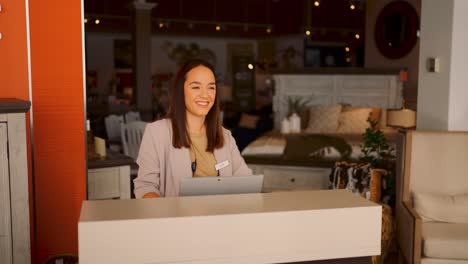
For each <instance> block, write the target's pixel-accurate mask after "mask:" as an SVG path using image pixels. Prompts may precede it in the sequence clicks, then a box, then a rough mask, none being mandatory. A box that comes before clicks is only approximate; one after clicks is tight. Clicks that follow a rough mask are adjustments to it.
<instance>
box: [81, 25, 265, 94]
mask: <svg viewBox="0 0 468 264" xmlns="http://www.w3.org/2000/svg"><path fill="white" fill-rule="evenodd" d="M114 39H130V35H129V34H109V33H87V34H86V45H87V46H86V52H87V53H86V57H87V58H86V60H87V69H89V70H96V71H97V79H98V83H97V86H98V90H99V92H100V93H106V92H107V91H108V90H109V87H108V83H109V81H110V79H111V78H112V74H113V70H114V46H113V44H114ZM166 41H169V42H172V43H173V44H174V45H177V44H185V45H187V46H188V45H189V44H190V43H196V44H198V45H199V47H200V49H203V48H207V49H210V50H211V51H213V52H214V53H215V54H216V61H217V62H216V65H215V70H216V73H217V76H218V77H221V81H222V82H224V80H226V77H229V76H228V75H230V73H229V72H228V71H227V50H226V46H227V44H228V43H251V44H253V49H254V52H255V51H256V48H257V44H256V41H255V40H252V39H233V38H228V39H222V38H203V37H176V36H153V37H152V50H151V61H152V72H153V73H169V72H172V73H175V72H176V71H177V64H176V62H175V61H173V60H171V59H170V58H169V57H168V54H167V53H165V52H164V51H163V49H162V48H161V46H162V45H163V44H164V43H165V42H166ZM228 79H229V78H228Z"/></svg>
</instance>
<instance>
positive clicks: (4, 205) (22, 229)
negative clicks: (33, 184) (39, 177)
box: [0, 99, 31, 264]
mask: <svg viewBox="0 0 468 264" xmlns="http://www.w3.org/2000/svg"><path fill="white" fill-rule="evenodd" d="M29 107H30V103H29V102H26V101H20V100H16V99H0V263H2V264H12V263H18V264H24V263H26V264H27V263H31V244H30V235H29V233H30V232H29V197H28V155H27V145H26V144H27V140H26V119H25V112H26V111H28V110H29Z"/></svg>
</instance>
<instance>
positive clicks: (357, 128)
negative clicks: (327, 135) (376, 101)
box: [336, 108, 372, 134]
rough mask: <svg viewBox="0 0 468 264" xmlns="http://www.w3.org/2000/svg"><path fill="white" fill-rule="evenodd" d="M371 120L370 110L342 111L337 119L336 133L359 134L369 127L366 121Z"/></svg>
mask: <svg viewBox="0 0 468 264" xmlns="http://www.w3.org/2000/svg"><path fill="white" fill-rule="evenodd" d="M369 117H371V118H372V108H354V109H350V110H347V111H342V112H341V114H340V116H339V118H338V129H337V131H336V132H337V133H350V134H354V133H357V134H361V133H364V132H365V131H366V128H368V127H369V123H368V122H367V119H368V118H369Z"/></svg>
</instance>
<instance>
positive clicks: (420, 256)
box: [397, 131, 468, 264]
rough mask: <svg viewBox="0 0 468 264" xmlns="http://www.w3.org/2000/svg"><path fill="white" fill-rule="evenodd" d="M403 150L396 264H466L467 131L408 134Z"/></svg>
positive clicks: (415, 132)
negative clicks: (398, 252)
mask: <svg viewBox="0 0 468 264" xmlns="http://www.w3.org/2000/svg"><path fill="white" fill-rule="evenodd" d="M404 149H405V151H404V168H403V170H402V172H403V173H402V181H401V184H399V186H400V188H401V190H400V192H399V195H401V197H400V199H399V202H398V203H397V223H398V226H397V228H398V242H399V247H400V253H401V255H400V260H405V262H406V263H422V264H442V263H444V264H462V263H468V132H447V131H409V132H407V135H406V144H405V147H404Z"/></svg>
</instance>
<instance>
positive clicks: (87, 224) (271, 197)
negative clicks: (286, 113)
mask: <svg viewBox="0 0 468 264" xmlns="http://www.w3.org/2000/svg"><path fill="white" fill-rule="evenodd" d="M381 214H382V208H381V206H380V205H378V204H375V203H373V202H370V201H368V200H365V199H364V198H362V197H360V196H357V195H356V194H353V193H351V192H349V191H346V190H322V191H294V192H273V193H257V194H235V195H211V196H188V197H170V198H158V199H136V200H135V199H134V200H104V201H84V202H83V205H82V208H81V215H80V220H79V223H78V233H79V239H78V241H79V250H78V251H79V253H80V256H79V258H80V263H81V264H87V263H104V264H106V263H109V264H110V263H112V264H120V263H122V264H124V263H174V264H175V263H181V264H182V263H184V264H188V263H191V264H233V263H245V264H250V263H251V264H256V263H285V262H286V263H289V262H298V261H311V260H325V259H347V258H349V260H346V261H344V262H343V263H358V262H354V261H355V260H356V258H359V257H366V256H375V255H379V254H380V248H381V247H380V239H381V225H382V223H381V221H382V215H381ZM129 252H131V254H129ZM351 258H354V259H351ZM363 260H365V259H363ZM307 263H308V262H307ZM318 263H321V262H318ZM334 263H336V262H334Z"/></svg>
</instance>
